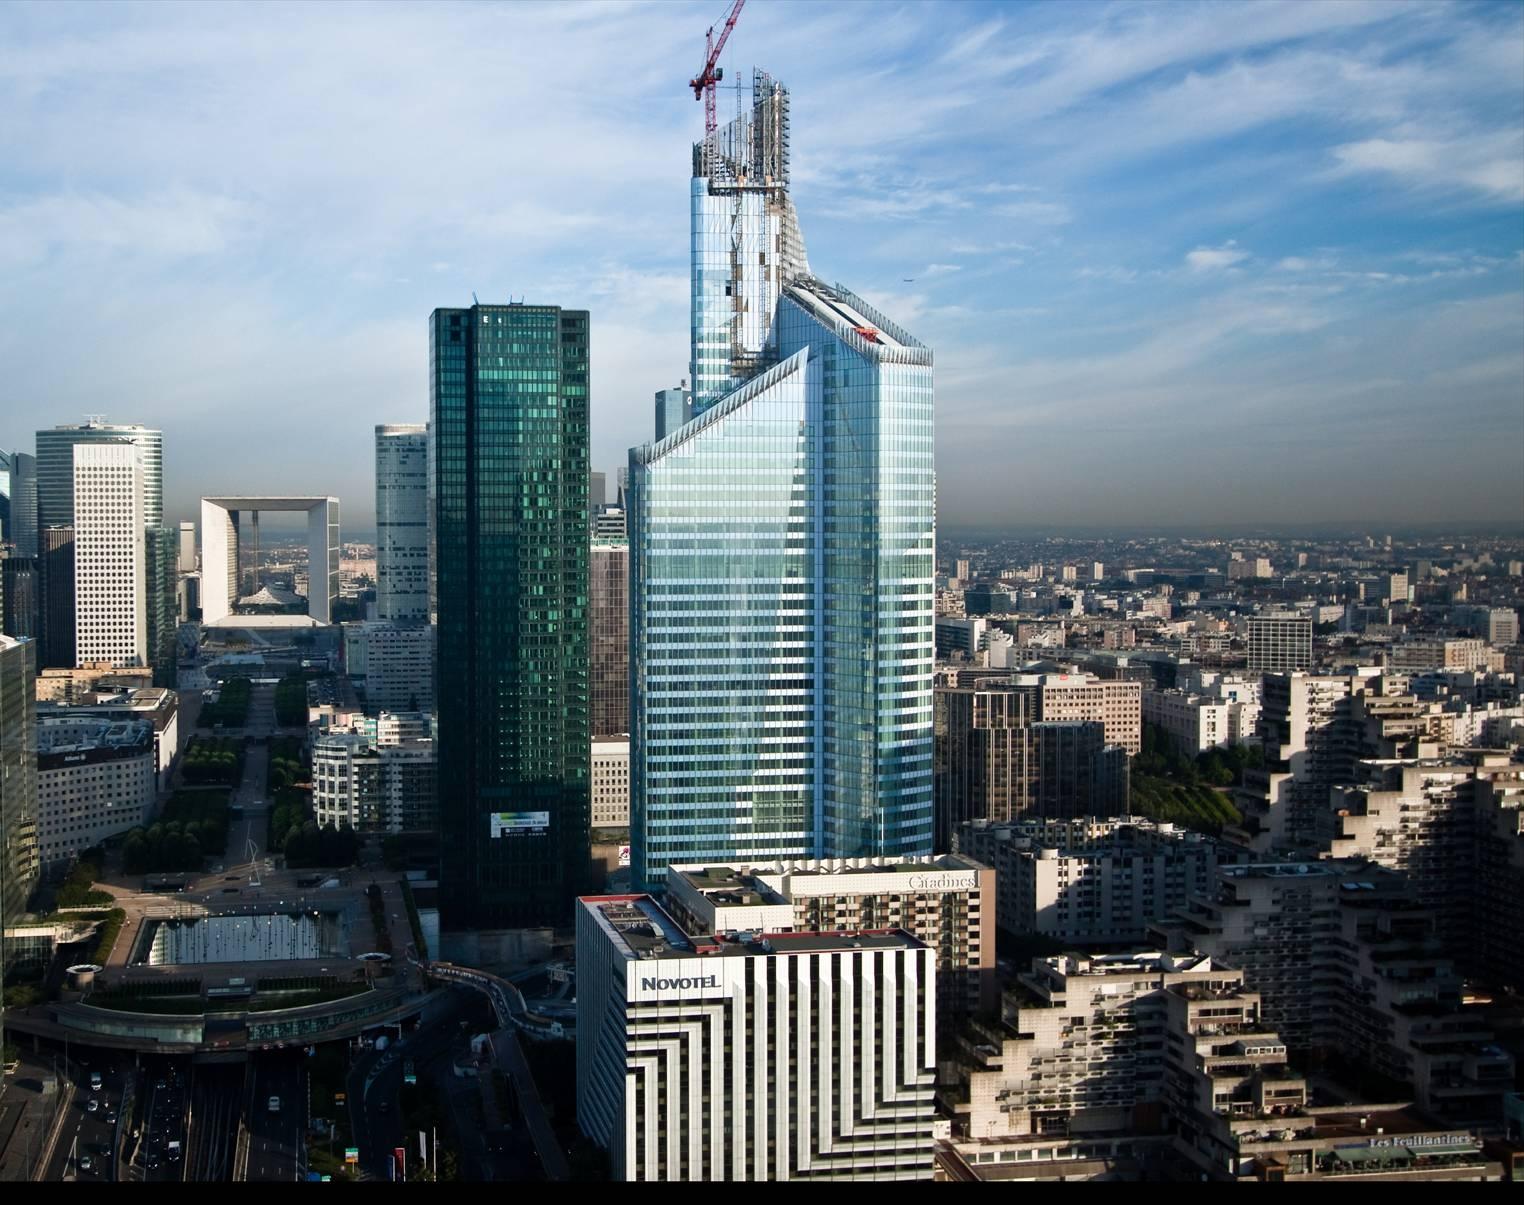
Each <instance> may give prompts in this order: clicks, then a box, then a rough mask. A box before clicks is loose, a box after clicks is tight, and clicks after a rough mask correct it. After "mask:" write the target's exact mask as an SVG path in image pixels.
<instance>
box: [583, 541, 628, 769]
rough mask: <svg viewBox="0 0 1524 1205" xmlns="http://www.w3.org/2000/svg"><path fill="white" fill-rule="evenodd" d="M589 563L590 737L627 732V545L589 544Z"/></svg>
mask: <svg viewBox="0 0 1524 1205" xmlns="http://www.w3.org/2000/svg"><path fill="white" fill-rule="evenodd" d="M589 551H590V559H589V561H588V626H589V636H588V678H589V682H588V690H589V694H590V704H591V709H592V713H591V714H592V719H591V723H592V735H593V737H594V738H595V739H596V738H597V737H600V736H614V735H616V734H619V733H625V732H629V730H630V548H629V545H628V544H601V543H600V544H594V545H593V546H592V548H591V549H590V550H589Z"/></svg>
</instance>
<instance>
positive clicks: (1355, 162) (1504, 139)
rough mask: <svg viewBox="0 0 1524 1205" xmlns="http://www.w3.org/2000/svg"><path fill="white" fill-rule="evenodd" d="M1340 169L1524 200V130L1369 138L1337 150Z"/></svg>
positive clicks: (1509, 200) (1512, 200)
mask: <svg viewBox="0 0 1524 1205" xmlns="http://www.w3.org/2000/svg"><path fill="white" fill-rule="evenodd" d="M1333 154H1334V158H1335V159H1336V160H1337V161H1338V168H1337V169H1336V170H1337V171H1338V172H1339V173H1340V174H1345V175H1356V174H1361V173H1370V174H1376V175H1386V176H1392V177H1396V178H1397V179H1398V180H1401V181H1403V182H1405V183H1407V184H1410V185H1413V186H1415V187H1419V188H1426V189H1438V190H1456V189H1460V190H1466V191H1473V192H1476V193H1480V194H1481V195H1482V196H1483V197H1485V198H1486V199H1488V200H1491V201H1495V202H1498V203H1503V204H1514V203H1517V202H1519V201H1524V134H1520V133H1518V132H1517V131H1511V132H1502V133H1497V134H1487V135H1480V136H1472V137H1460V138H1452V139H1438V138H1421V137H1414V138H1368V139H1365V140H1364V141H1362V142H1348V143H1345V144H1344V145H1342V146H1337V147H1335V148H1334V150H1333Z"/></svg>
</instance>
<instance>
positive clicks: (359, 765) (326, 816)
mask: <svg viewBox="0 0 1524 1205" xmlns="http://www.w3.org/2000/svg"><path fill="white" fill-rule="evenodd" d="M387 718H389V717H387V716H383V717H382V720H386V719H387ZM378 727H380V725H378ZM397 727H398V726H397V725H396V724H395V723H393V724H391V725H388V726H387V728H388V732H387V739H386V740H384V741H382V740H380V739H378V737H377V736H374V735H372V734H371V733H370V732H368V731H365V730H363V728H362V730H361V731H350V732H328V733H325V734H323V735H322V736H319V737H317V738H316V739H315V740H314V741H313V744H312V810H313V816H314V818H315V819H316V820H317V822H318V823H319V824H331V825H335V826H338V825H344V824H347V825H349V826H350V827H351V828H354V829H356V830H358V831H361V832H388V833H402V832H419V831H423V830H426V829H430V828H433V827H434V826H435V825H436V823H437V821H438V816H439V805H438V790H437V781H438V771H437V763H436V761H435V756H434V742H433V741H432V740H431V739H428V738H426V737H425V738H421V739H420V738H412V737H406V738H403V737H398V736H397V735H396V729H397Z"/></svg>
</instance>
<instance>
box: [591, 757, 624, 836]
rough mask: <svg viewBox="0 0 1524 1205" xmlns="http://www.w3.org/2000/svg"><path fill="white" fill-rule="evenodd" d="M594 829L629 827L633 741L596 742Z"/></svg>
mask: <svg viewBox="0 0 1524 1205" xmlns="http://www.w3.org/2000/svg"><path fill="white" fill-rule="evenodd" d="M592 794H593V813H592V820H593V827H594V828H629V827H630V738H629V737H627V736H626V737H622V738H618V739H615V738H603V739H599V738H594V740H593V766H592Z"/></svg>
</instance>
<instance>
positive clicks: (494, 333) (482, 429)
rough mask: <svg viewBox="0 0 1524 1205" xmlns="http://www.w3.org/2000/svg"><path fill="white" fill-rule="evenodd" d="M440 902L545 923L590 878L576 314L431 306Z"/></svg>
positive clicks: (467, 924)
mask: <svg viewBox="0 0 1524 1205" xmlns="http://www.w3.org/2000/svg"><path fill="white" fill-rule="evenodd" d="M429 356H430V375H429V419H430V422H431V434H432V439H433V448H432V450H431V462H430V476H431V481H430V489H431V491H432V495H433V507H434V531H433V542H434V572H435V575H436V581H435V586H436V591H437V599H438V603H437V605H438V624H439V627H438V653H437V660H436V671H435V673H436V679H435V686H436V688H437V691H436V694H435V698H436V699H437V701H438V702H437V707H438V713H439V740H438V746H437V748H438V756H439V815H440V829H441V838H442V861H441V866H440V883H439V887H440V913H441V916H440V919H441V921H442V923H443V924H444V926H445V927H446V928H447V929H452V930H459V929H497V928H520V927H524V926H531V925H545V924H552V923H554V922H557V921H560V920H564V919H566V918H568V917H570V915H571V908H572V900H573V897H574V895H575V894H576V893H577V892H579V891H581V890H583V889H584V888H585V886H586V884H585V881H584V880H585V876H586V873H587V866H588V846H587V839H588V831H587V830H588V812H589V806H590V804H589V753H590V746H589V739H588V678H587V556H588V552H587V549H588V539H587V459H588V454H587V429H588V423H587V415H588V384H587V377H588V365H587V359H588V316H587V312H586V311H585V310H563V309H561V308H560V307H559V306H532V305H473V306H472V307H471V308H470V309H459V310H435V311H434V313H433V315H432V317H431V318H430V323H429Z"/></svg>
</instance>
